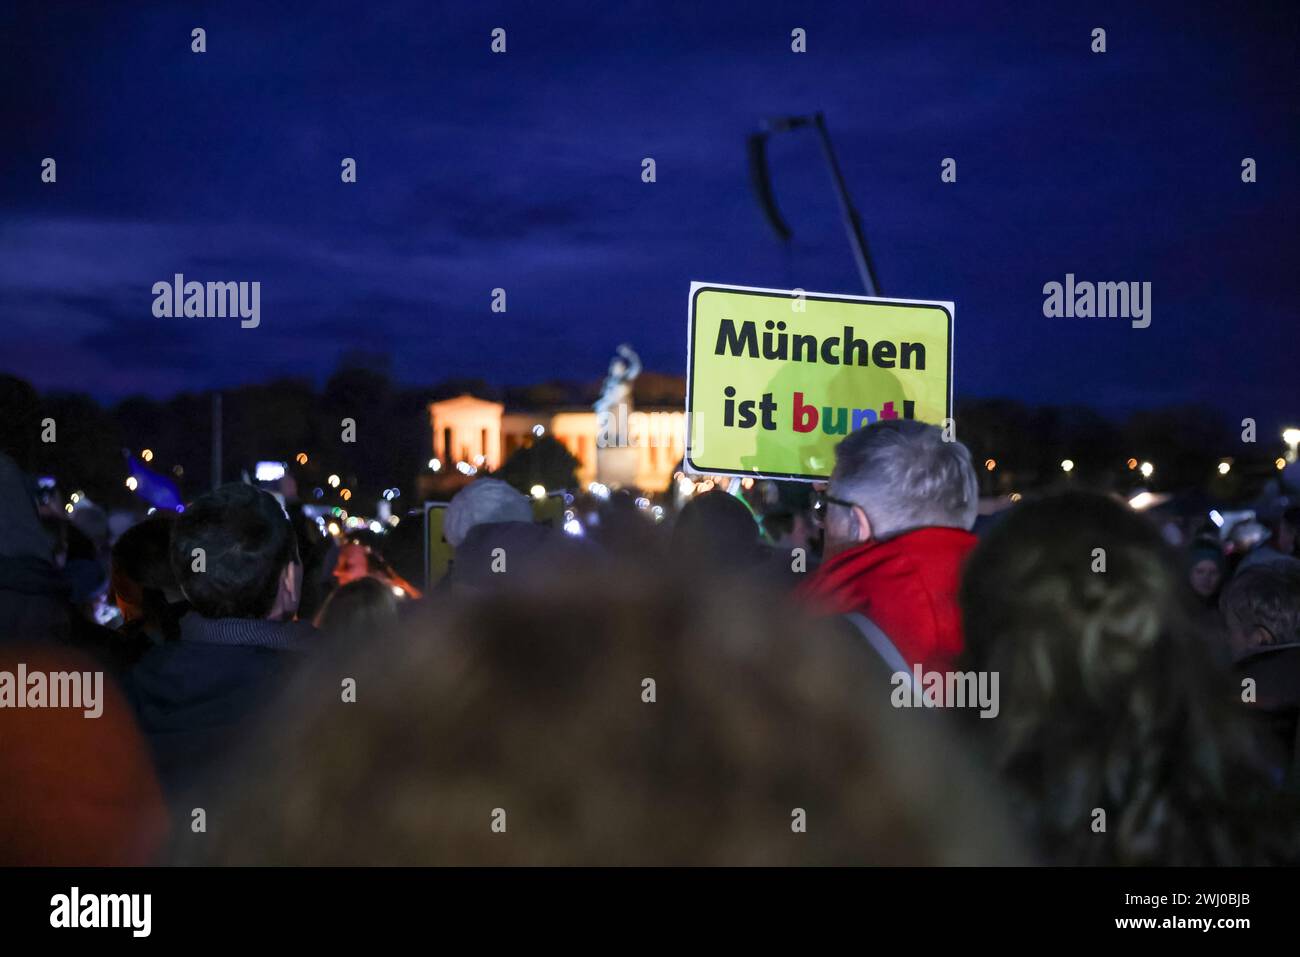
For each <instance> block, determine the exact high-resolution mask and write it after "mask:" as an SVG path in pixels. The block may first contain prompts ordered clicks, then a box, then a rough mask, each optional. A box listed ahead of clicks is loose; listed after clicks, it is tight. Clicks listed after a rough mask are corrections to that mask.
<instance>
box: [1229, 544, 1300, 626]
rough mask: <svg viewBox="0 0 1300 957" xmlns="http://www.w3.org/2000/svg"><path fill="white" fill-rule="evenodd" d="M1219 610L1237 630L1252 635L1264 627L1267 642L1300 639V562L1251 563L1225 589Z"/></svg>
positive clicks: (1282, 560) (1283, 560) (1284, 560)
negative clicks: (1267, 638) (1267, 637)
mask: <svg viewBox="0 0 1300 957" xmlns="http://www.w3.org/2000/svg"><path fill="white" fill-rule="evenodd" d="M1219 610H1220V611H1222V612H1223V618H1224V620H1225V621H1226V622H1227V625H1228V629H1229V630H1230V631H1231V632H1232V633H1234V634H1237V635H1243V636H1248V635H1251V634H1253V633H1254V632H1255V631H1256V630H1257V629H1262V630H1264V631H1265V632H1267V633H1268V635H1269V640H1268V641H1267V642H1266V644H1270V645H1285V644H1291V643H1293V642H1298V641H1300V562H1298V561H1294V560H1286V559H1281V560H1279V561H1272V562H1259V563H1258V564H1255V565H1247V566H1246V567H1245V568H1243V569H1241V571H1239V572H1237V574H1236V575H1234V576H1233V577H1232V580H1231V581H1229V582H1228V584H1227V586H1226V587H1225V588H1224V589H1223V595H1222V596H1220V598H1219Z"/></svg>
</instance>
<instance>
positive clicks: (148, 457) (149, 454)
mask: <svg viewBox="0 0 1300 957" xmlns="http://www.w3.org/2000/svg"><path fill="white" fill-rule="evenodd" d="M140 458H141V459H142V460H143V461H145V462H152V461H153V449H141V451H140Z"/></svg>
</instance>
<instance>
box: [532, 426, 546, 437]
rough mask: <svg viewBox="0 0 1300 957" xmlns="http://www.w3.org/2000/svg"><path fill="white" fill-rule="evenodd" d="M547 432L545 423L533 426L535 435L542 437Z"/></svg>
mask: <svg viewBox="0 0 1300 957" xmlns="http://www.w3.org/2000/svg"><path fill="white" fill-rule="evenodd" d="M545 434H546V426H544V425H534V426H533V435H535V436H537V437H538V438H539V439H540V438H541V437H542V436H543V435H545Z"/></svg>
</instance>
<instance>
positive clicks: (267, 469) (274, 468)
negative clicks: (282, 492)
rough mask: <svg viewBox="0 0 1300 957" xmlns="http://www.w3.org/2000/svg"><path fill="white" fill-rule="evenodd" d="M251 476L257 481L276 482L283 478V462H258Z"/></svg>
mask: <svg viewBox="0 0 1300 957" xmlns="http://www.w3.org/2000/svg"><path fill="white" fill-rule="evenodd" d="M253 477H254V478H256V479H257V480H258V481H259V482H278V481H280V479H282V478H284V463H283V462H258V463H257V467H256V468H255V469H254V470H253Z"/></svg>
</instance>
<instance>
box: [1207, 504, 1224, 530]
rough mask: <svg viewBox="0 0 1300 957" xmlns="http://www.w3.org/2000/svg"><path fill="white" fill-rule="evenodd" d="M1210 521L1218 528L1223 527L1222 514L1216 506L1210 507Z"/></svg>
mask: <svg viewBox="0 0 1300 957" xmlns="http://www.w3.org/2000/svg"><path fill="white" fill-rule="evenodd" d="M1210 521H1211V522H1213V523H1214V524H1215V525H1216V526H1218V527H1219V528H1223V515H1222V514H1220V512H1219V510H1218V509H1217V508H1212V509H1210Z"/></svg>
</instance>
